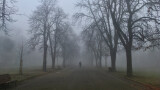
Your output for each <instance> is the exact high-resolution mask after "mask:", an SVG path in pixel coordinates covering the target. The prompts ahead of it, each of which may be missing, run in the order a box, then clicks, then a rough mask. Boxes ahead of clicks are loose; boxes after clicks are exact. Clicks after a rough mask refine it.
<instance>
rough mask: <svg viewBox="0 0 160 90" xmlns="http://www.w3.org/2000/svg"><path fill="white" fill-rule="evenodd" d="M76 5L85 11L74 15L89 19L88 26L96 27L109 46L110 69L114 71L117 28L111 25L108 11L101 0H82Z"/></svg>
mask: <svg viewBox="0 0 160 90" xmlns="http://www.w3.org/2000/svg"><path fill="white" fill-rule="evenodd" d="M76 6H78V7H80V8H82V9H85V10H87V11H85V12H78V13H76V14H75V15H74V17H75V18H86V19H88V20H91V23H90V22H89V23H90V24H89V26H91V27H93V28H97V29H96V30H97V31H98V32H99V33H100V34H101V37H102V38H103V41H104V42H105V43H106V45H107V46H108V47H109V49H110V56H111V66H112V71H116V53H117V46H118V34H117V30H116V29H115V28H114V27H112V21H111V19H110V17H111V15H110V14H109V11H108V10H106V9H105V5H104V3H103V2H101V0H82V1H81V2H79V3H78V4H77V5H76Z"/></svg>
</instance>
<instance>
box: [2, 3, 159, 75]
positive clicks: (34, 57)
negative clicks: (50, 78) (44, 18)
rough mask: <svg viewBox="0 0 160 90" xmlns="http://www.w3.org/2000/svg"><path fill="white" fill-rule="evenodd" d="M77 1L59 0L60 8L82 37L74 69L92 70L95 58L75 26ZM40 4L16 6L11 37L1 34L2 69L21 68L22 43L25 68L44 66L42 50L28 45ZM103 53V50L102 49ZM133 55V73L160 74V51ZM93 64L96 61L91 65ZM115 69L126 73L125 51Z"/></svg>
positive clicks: (57, 63)
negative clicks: (79, 67)
mask: <svg viewBox="0 0 160 90" xmlns="http://www.w3.org/2000/svg"><path fill="white" fill-rule="evenodd" d="M77 1H78V0H58V6H59V7H61V8H62V9H63V10H64V12H65V13H66V14H67V16H68V18H67V20H68V21H69V23H71V25H72V28H73V32H74V33H75V34H76V36H77V37H79V40H77V43H78V45H79V48H80V49H79V51H80V54H79V56H77V58H75V60H74V61H73V62H72V63H73V65H74V66H77V65H78V63H79V62H80V61H81V62H82V63H83V65H85V66H92V65H91V63H93V64H94V65H95V63H96V62H95V60H94V58H93V57H94V56H93V55H91V54H90V52H88V51H87V50H86V46H85V44H84V43H85V42H84V41H83V39H82V36H81V32H82V29H83V27H82V25H79V24H74V23H73V19H72V16H73V15H74V14H75V13H76V12H77V10H78V9H75V4H76V3H77ZM39 4H40V3H39V0H17V2H16V3H15V6H16V9H18V12H17V14H16V15H13V18H14V19H15V20H16V21H15V22H12V23H10V24H9V30H10V31H9V35H4V34H2V35H1V36H0V68H18V67H19V59H20V47H21V43H22V41H26V42H25V44H26V45H25V47H24V49H25V50H24V58H23V59H24V67H25V68H31V67H38V68H42V63H43V56H42V55H43V50H39V49H36V50H31V48H30V47H29V46H27V41H28V39H29V38H30V34H29V33H28V30H29V29H30V26H29V17H30V16H31V14H32V13H33V11H34V10H35V9H36V7H37V6H38V5H39ZM103 49H104V48H103ZM132 52H133V54H132V55H133V56H132V58H133V70H134V71H146V72H149V71H153V72H160V69H159V68H160V65H159V64H160V60H159V58H160V50H159V49H157V48H154V49H148V50H137V51H132ZM92 60H93V61H92ZM62 62H63V58H62V57H58V58H57V59H56V66H62ZM51 63H52V60H51V56H50V53H49V54H48V56H47V67H51V65H52V64H51ZM110 63H111V60H110V56H108V58H107V67H111V64H110ZM102 65H103V67H105V66H106V62H105V57H103V58H102ZM116 65H117V68H118V69H120V70H121V69H124V70H125V69H126V66H127V65H126V55H125V51H123V50H122V51H120V52H118V53H117V60H116Z"/></svg>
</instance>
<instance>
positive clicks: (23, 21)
mask: <svg viewBox="0 0 160 90" xmlns="http://www.w3.org/2000/svg"><path fill="white" fill-rule="evenodd" d="M57 1H58V5H59V6H60V7H61V8H63V10H64V11H65V13H67V14H68V15H69V17H70V19H69V20H70V21H72V20H71V16H72V15H73V14H74V13H75V4H76V2H77V1H78V0H57ZM39 4H40V3H39V0H17V3H16V4H15V6H16V7H17V9H18V14H25V15H26V16H22V15H17V16H15V17H14V18H16V20H17V21H16V22H15V23H13V24H12V27H14V28H15V29H17V30H20V31H22V32H26V30H28V29H29V25H28V16H30V15H31V14H32V12H33V11H34V10H35V9H36V7H37V6H38V5H39ZM74 28H75V27H74ZM78 30H79V29H78ZM78 30H77V31H75V32H77V33H79V31H78Z"/></svg>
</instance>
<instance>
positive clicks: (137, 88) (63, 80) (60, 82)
mask: <svg viewBox="0 0 160 90" xmlns="http://www.w3.org/2000/svg"><path fill="white" fill-rule="evenodd" d="M12 90H145V88H144V87H143V86H141V85H139V84H136V83H134V82H131V81H128V80H125V79H121V78H118V77H115V76H113V75H112V74H110V73H108V72H106V71H103V70H98V69H66V70H62V71H59V72H56V73H51V74H48V75H45V76H41V77H37V78H34V79H32V80H27V81H25V82H23V83H21V84H20V85H19V86H18V87H17V88H14V89H12Z"/></svg>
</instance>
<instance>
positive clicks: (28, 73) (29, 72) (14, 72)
mask: <svg viewBox="0 0 160 90" xmlns="http://www.w3.org/2000/svg"><path fill="white" fill-rule="evenodd" d="M56 70H58V69H55V70H53V69H48V70H47V72H43V71H42V70H41V69H24V70H23V75H19V74H18V69H2V70H0V75H2V74H10V75H11V78H12V80H17V81H24V80H27V79H31V78H34V77H37V76H41V75H45V74H48V73H50V72H54V71H56Z"/></svg>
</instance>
